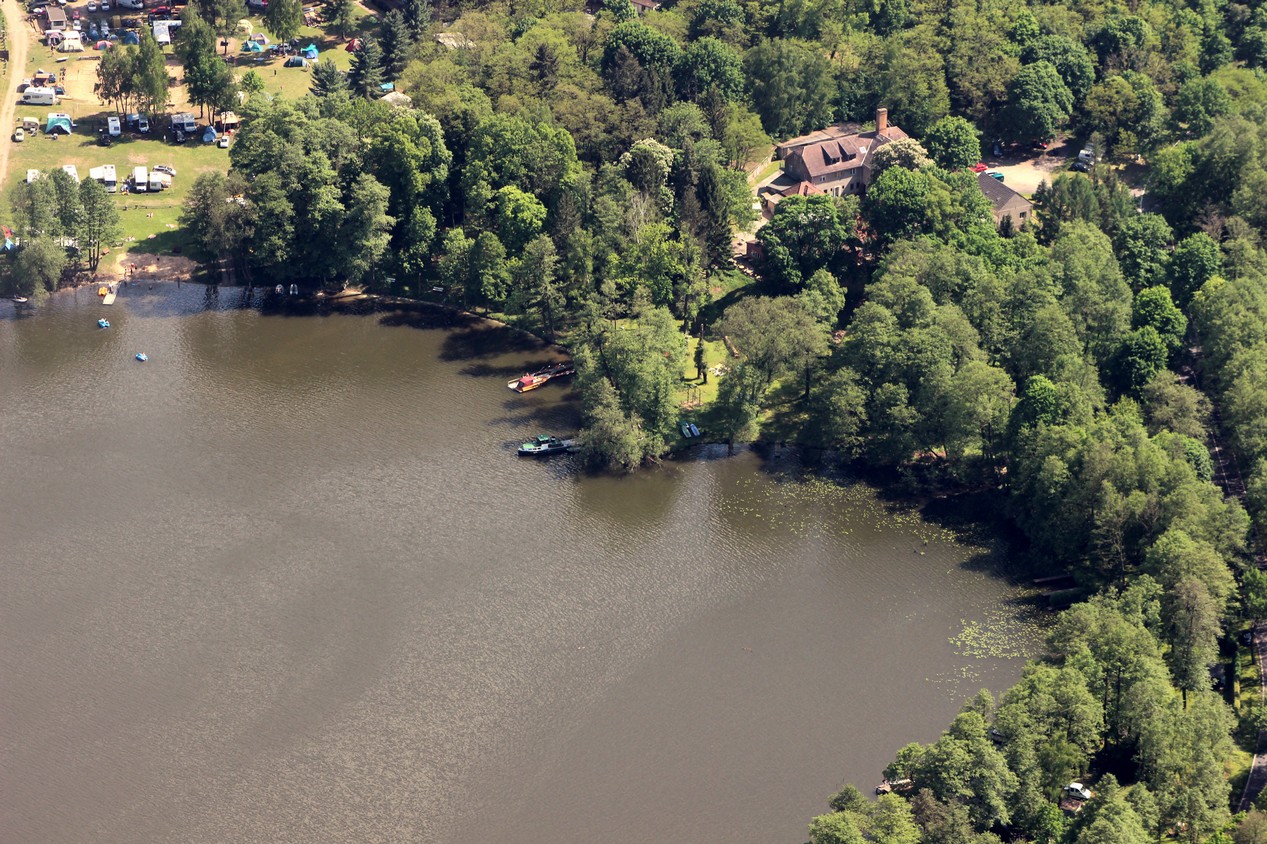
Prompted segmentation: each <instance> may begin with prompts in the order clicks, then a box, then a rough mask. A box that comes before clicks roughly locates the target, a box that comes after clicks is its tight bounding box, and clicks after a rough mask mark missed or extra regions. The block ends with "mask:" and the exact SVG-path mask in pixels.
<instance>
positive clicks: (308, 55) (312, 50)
mask: <svg viewBox="0 0 1267 844" xmlns="http://www.w3.org/2000/svg"><path fill="white" fill-rule="evenodd" d="M303 54H304V58H305V59H315V58H316V57H317V45H316V44H309V45H308V46H307V47H304V49H303Z"/></svg>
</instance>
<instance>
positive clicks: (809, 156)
mask: <svg viewBox="0 0 1267 844" xmlns="http://www.w3.org/2000/svg"><path fill="white" fill-rule="evenodd" d="M833 128H835V127H833ZM824 131H826V130H824ZM905 137H907V135H906V133H905V132H903V131H902V130H901V129H899V128H897V127H896V126H889V127H888V128H887V129H885V130H884V131H882V132H876V131H874V130H873V131H870V132H853V133H850V134H845V135H838V136H836V137H831V138H829V139H827V140H823V141H818V142H814V143H809V144H806V145H804V146H801V147H800V148H798V149H795V150H793V151H792V152H791V153H789V154H788V158H789V159H797V160H799V161H800V162H801V163H802V165H803V166H804V168H805V172H806V173H807V174H808V175H809V177H810V178H814V179H816V178H818V177H819V176H825V175H829V174H832V173H841V172H844V171H846V170H853V169H854V168H857V167H861V166H864V165H866V164H868V163H869V160H870V157H871V154H872V153H874V152H875V151H876V150H877V149H879V148H880V147H882V146H884V145H885V144H887V143H888V142H890V141H896V140H900V139H902V138H905ZM789 143H790V142H789Z"/></svg>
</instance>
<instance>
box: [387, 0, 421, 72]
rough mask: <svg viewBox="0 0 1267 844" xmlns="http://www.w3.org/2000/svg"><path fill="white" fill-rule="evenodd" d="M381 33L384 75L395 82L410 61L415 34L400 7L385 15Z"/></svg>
mask: <svg viewBox="0 0 1267 844" xmlns="http://www.w3.org/2000/svg"><path fill="white" fill-rule="evenodd" d="M379 35H380V39H381V40H382V42H383V75H384V76H386V77H387V79H388V81H392V82H394V81H395V80H397V79H399V78H400V74H401V72H402V71H403V70H404V69H405V65H406V64H408V63H409V53H410V51H411V50H412V49H413V45H414V38H413V35H412V34H411V33H410V31H409V28H408V27H407V26H406V25H405V16H404V15H402V14H401V13H400V10H399V9H392V10H391V11H390V12H388V13H387V14H386V15H384V16H383V21H382V23H381V24H380V25H379Z"/></svg>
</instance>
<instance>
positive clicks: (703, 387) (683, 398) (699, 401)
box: [678, 337, 731, 410]
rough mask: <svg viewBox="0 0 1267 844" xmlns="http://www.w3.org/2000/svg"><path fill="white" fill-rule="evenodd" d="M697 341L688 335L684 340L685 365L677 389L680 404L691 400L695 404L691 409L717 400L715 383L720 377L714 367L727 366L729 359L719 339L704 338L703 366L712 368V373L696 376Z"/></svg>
mask: <svg viewBox="0 0 1267 844" xmlns="http://www.w3.org/2000/svg"><path fill="white" fill-rule="evenodd" d="M699 343H700V341H699V339H698V338H695V337H688V338H687V340H686V366H685V368H684V369H683V370H682V386H681V388H680V389H679V390H678V394H679V400H680V402H681V403H682V404H687V403H688V402H691V403H692V404H693V405H696V406H697V407H695V406H693V407H692V408H691V410H695V409H698V408H704V407H708V405H710V404H712V403H713V402H714V401H716V400H717V384H718V382H719V381H720V380H721V378H720V376H718V375H717V374H716V369H717V367H720V366H728V365H729V363H730V360H731V357H730V352H728V351H727V350H726V347H725V345H724V344H723V343H722V342H721V341H720V340H705V341H704V367H705V368H706V369H708V370H712V373H711V374H709V375H708V377H707V379H705V378H696V377H695V349H696V348H697V347H698V346H699Z"/></svg>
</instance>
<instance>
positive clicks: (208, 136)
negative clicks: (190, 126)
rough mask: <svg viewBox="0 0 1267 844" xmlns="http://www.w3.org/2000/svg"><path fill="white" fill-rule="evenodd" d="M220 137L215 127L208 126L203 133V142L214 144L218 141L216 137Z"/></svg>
mask: <svg viewBox="0 0 1267 844" xmlns="http://www.w3.org/2000/svg"><path fill="white" fill-rule="evenodd" d="M218 137H219V133H217V132H216V130H215V129H214V128H213V127H211V126H208V127H207V128H206V130H205V131H203V133H202V142H203V143H204V144H214V143H215V142H216V138H218Z"/></svg>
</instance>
